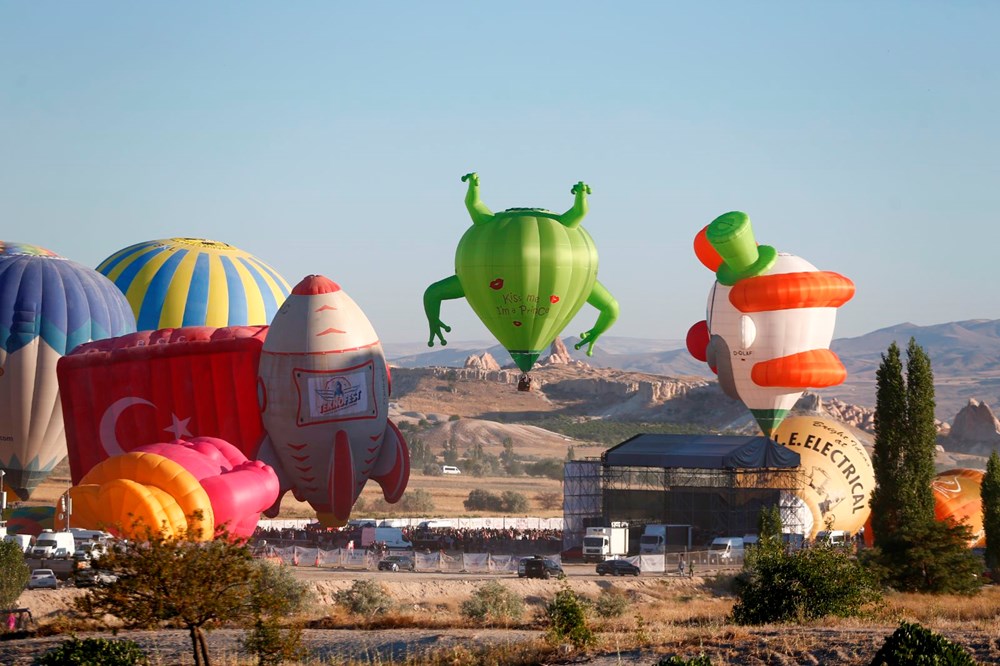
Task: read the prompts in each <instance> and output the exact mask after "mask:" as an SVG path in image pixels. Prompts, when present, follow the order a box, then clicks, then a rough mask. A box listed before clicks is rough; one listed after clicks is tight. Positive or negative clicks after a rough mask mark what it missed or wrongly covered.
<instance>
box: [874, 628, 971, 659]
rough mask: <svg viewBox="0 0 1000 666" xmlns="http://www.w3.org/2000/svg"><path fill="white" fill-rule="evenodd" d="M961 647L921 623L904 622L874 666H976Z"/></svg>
mask: <svg viewBox="0 0 1000 666" xmlns="http://www.w3.org/2000/svg"><path fill="white" fill-rule="evenodd" d="M975 663H976V662H975V660H974V659H973V658H972V656H971V655H970V654H969V653H968V652H967V651H966V650H965V648H963V647H962V646H961V645H958V644H956V643H952V642H951V641H949V640H948V639H947V638H945V637H944V636H941V635H940V634H936V633H934V632H933V631H931V630H929V629H926V628H924V627H922V626H920V625H919V624H910V623H908V622H901V623H900V625H899V628H898V629H896V631H894V632H893V634H892V635H891V636H889V637H888V638H886V639H885V643H883V644H882V647H881V648H879V651H878V652H877V653H876V654H875V658H874V659H872V662H871V666H925V665H926V666H932V665H938V664H939V665H940V666H975Z"/></svg>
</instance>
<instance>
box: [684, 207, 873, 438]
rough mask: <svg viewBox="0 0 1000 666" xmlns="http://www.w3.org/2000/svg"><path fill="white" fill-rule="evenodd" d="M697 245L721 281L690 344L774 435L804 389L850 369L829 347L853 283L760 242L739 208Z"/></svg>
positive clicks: (834, 380)
mask: <svg viewBox="0 0 1000 666" xmlns="http://www.w3.org/2000/svg"><path fill="white" fill-rule="evenodd" d="M695 253H696V254H697V255H698V257H699V259H700V260H701V261H702V262H703V263H704V264H705V265H706V266H707V267H708V268H709V269H712V270H715V271H716V282H715V284H714V285H713V287H712V289H711V291H710V292H709V298H708V317H707V319H706V321H703V322H699V323H697V324H695V325H694V326H693V327H692V330H691V331H689V332H688V350H689V351H690V352H691V354H692V356H694V357H695V358H697V359H699V360H702V361H707V362H708V364H709V366H711V368H712V369H713V370H714V371H715V372H716V373H717V374H718V375H719V385H720V386H721V387H722V390H723V391H724V392H725V393H726V395H728V396H729V397H731V398H733V399H735V400H741V401H742V402H743V403H744V404H745V405H746V406H747V407H748V408H749V409H750V411H751V413H752V414H753V416H754V418H755V419H756V420H757V423H758V425H759V426H760V428H761V430H763V432H764V434H765V435H767V436H770V435H771V433H773V432H774V430H775V428H777V427H778V425H779V424H780V423H781V421H782V419H784V418H785V415H786V414H787V413H788V411H789V410H790V409H791V408H792V407H793V406H794V405H795V403H796V401H797V400H798V399H799V397H801V395H802V393H803V391H805V389H807V388H824V387H827V386H836V385H837V384H840V383H841V382H843V381H844V379H845V378H846V377H847V371H846V370H845V369H844V365H843V364H842V363H841V362H840V359H839V358H837V355H836V354H834V353H833V352H832V351H830V349H829V347H830V341H831V340H832V339H833V328H834V322H835V320H836V316H837V308H838V307H840V306H841V305H843V304H844V303H846V302H847V301H849V300H850V299H851V298H852V297H853V296H854V284H853V283H852V282H851V281H850V280H848V279H847V278H845V277H844V276H842V275H839V274H837V273H833V272H829V271H820V270H817V269H816V267H815V266H813V265H812V264H810V263H809V262H807V261H805V260H804V259H801V258H799V257H796V256H794V255H791V254H785V253H780V252H777V251H776V250H775V249H774V248H773V247H771V246H769V245H761V246H758V245H757V244H756V242H755V241H754V237H753V229H752V227H751V225H750V218H749V217H747V215H746V214H745V213H741V212H731V213H726V214H725V215H721V216H720V217H718V218H716V219H715V220H714V221H713V222H712V223H711V224H709V225H708V226H707V227H706V228H705V229H703V230H702V231H701V232H700V233H699V234H698V237H697V238H696V240H695ZM706 340H707V341H708V342H707V345H705V341H706Z"/></svg>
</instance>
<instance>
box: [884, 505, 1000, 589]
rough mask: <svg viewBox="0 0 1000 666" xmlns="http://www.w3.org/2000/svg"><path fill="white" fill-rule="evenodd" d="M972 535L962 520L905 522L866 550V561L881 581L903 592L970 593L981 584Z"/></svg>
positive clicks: (979, 567) (979, 565)
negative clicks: (958, 523)
mask: <svg viewBox="0 0 1000 666" xmlns="http://www.w3.org/2000/svg"><path fill="white" fill-rule="evenodd" d="M971 538H972V532H971V530H970V529H969V527H968V525H964V524H961V525H957V524H955V523H953V522H937V521H935V520H931V521H925V522H923V523H908V524H906V525H904V526H903V527H901V528H900V529H899V531H898V532H896V534H894V535H893V537H892V538H891V539H887V540H885V542H884V543H883V544H882V545H881V546H879V547H878V548H876V549H874V550H873V551H872V552H871V553H870V554H866V557H865V563H866V564H868V565H869V567H870V568H871V569H872V571H873V572H874V573H875V574H876V575H877V576H878V577H879V578H880V579H881V580H882V581H883V582H885V583H886V584H888V585H889V586H890V587H892V588H893V589H896V590H900V591H902V592H928V593H932V594H973V593H975V592H977V591H979V589H980V587H981V585H982V580H981V578H980V576H979V574H980V573H981V572H982V564H981V562H980V560H979V558H978V557H976V555H975V554H974V553H973V552H972V551H971V550H970V549H969V541H970V540H971Z"/></svg>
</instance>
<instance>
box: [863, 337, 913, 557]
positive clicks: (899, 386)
mask: <svg viewBox="0 0 1000 666" xmlns="http://www.w3.org/2000/svg"><path fill="white" fill-rule="evenodd" d="M875 383H876V390H875V445H874V447H873V449H872V466H873V467H874V468H875V489H874V490H873V491H872V496H871V500H870V501H869V504H870V505H871V509H872V530H873V532H874V536H875V544H876V545H879V544H880V540H883V539H886V538H887V537H888V536H889V535H891V534H892V533H893V532H894V531H895V530H897V529H899V527H900V525H901V524H902V522H903V519H902V516H901V514H900V511H901V506H900V504H901V502H902V496H903V493H904V492H905V491H904V490H903V489H902V487H901V486H902V484H903V483H904V479H903V464H902V460H903V453H904V449H905V446H906V383H905V382H904V380H903V363H902V360H901V359H900V354H899V347H898V346H897V345H896V343H895V342H893V343H892V344H891V345H889V350H888V351H887V352H886V353H885V354H883V355H882V363H881V364H880V365H879V368H878V370H877V371H876V373H875Z"/></svg>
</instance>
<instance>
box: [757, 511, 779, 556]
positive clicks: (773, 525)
mask: <svg viewBox="0 0 1000 666" xmlns="http://www.w3.org/2000/svg"><path fill="white" fill-rule="evenodd" d="M781 530H782V526H781V509H779V508H778V507H777V506H766V507H764V508H763V509H762V510H761V512H760V517H759V518H758V519H757V539H758V541H757V549H758V551H759V552H764V551H772V550H784V543H783V542H782V540H781Z"/></svg>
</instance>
